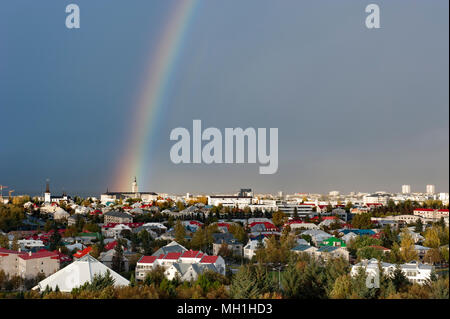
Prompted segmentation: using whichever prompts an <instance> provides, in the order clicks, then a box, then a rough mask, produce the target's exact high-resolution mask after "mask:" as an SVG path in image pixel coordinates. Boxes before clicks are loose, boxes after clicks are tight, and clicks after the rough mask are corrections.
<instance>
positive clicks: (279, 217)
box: [272, 210, 287, 227]
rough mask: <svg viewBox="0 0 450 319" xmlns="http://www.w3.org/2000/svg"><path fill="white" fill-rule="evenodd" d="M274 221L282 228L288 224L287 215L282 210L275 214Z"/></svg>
mask: <svg viewBox="0 0 450 319" xmlns="http://www.w3.org/2000/svg"><path fill="white" fill-rule="evenodd" d="M272 221H273V224H274V225H275V226H277V227H280V226H282V225H284V224H285V223H286V221H287V216H286V214H285V213H283V212H282V211H281V210H279V211H276V212H275V213H273V215H272Z"/></svg>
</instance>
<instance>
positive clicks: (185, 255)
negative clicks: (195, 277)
mask: <svg viewBox="0 0 450 319" xmlns="http://www.w3.org/2000/svg"><path fill="white" fill-rule="evenodd" d="M199 253H200V251H198V250H188V251H185V252H184V253H183V254H182V255H181V258H195V257H196V256H197V255H198V254H199Z"/></svg>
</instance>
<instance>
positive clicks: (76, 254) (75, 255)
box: [73, 246, 92, 258]
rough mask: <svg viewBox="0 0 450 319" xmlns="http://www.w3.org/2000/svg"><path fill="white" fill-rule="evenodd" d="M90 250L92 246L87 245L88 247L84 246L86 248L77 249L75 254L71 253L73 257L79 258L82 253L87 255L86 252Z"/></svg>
mask: <svg viewBox="0 0 450 319" xmlns="http://www.w3.org/2000/svg"><path fill="white" fill-rule="evenodd" d="M91 250H92V246H89V247H86V248H85V249H83V250H79V251H77V252H76V253H75V254H73V256H74V257H75V258H81V257H83V256H84V255H87V254H88V253H90V252H91Z"/></svg>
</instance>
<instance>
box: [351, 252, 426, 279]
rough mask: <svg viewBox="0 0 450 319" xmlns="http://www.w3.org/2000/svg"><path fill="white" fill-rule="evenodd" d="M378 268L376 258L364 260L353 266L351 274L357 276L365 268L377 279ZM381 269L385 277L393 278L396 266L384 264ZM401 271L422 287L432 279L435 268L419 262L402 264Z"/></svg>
mask: <svg viewBox="0 0 450 319" xmlns="http://www.w3.org/2000/svg"><path fill="white" fill-rule="evenodd" d="M378 267H379V265H378V260H376V259H375V258H372V259H370V260H367V259H364V260H362V261H361V262H359V263H357V264H355V265H353V266H352V269H351V272H350V274H351V275H352V276H355V275H357V274H358V272H359V269H360V268H363V269H366V273H368V274H370V276H371V277H376V276H379V271H378V269H379V268H378ZM381 268H382V269H383V273H384V274H385V275H387V276H392V275H393V273H394V271H395V268H396V266H395V265H394V264H390V263H385V262H382V263H381ZM400 269H401V270H402V272H403V274H404V275H405V276H406V278H407V279H408V280H409V281H411V282H414V283H418V284H420V285H423V284H425V283H426V282H427V281H428V280H429V279H430V277H431V273H432V272H433V271H434V267H433V266H432V265H424V264H422V263H420V262H417V261H413V262H410V263H406V264H402V265H400ZM378 278H379V277H378Z"/></svg>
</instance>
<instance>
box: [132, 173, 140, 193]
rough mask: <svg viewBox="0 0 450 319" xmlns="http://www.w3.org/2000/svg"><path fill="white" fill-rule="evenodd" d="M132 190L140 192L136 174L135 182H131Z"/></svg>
mask: <svg viewBox="0 0 450 319" xmlns="http://www.w3.org/2000/svg"><path fill="white" fill-rule="evenodd" d="M131 192H132V193H137V192H138V185H137V181H136V176H135V177H134V182H133V183H132V184H131Z"/></svg>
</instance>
